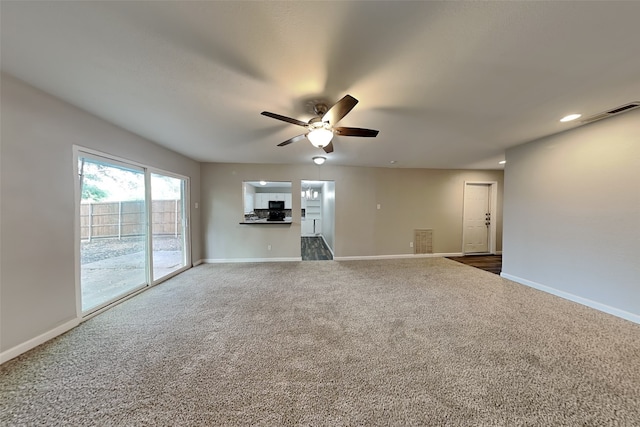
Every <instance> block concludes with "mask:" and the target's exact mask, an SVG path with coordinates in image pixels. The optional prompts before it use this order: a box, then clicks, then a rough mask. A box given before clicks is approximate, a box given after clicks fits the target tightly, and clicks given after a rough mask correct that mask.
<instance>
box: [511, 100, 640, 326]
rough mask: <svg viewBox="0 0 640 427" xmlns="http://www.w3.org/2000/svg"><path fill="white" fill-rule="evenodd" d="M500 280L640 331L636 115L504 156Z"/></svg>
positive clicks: (639, 133) (639, 116) (639, 121)
mask: <svg viewBox="0 0 640 427" xmlns="http://www.w3.org/2000/svg"><path fill="white" fill-rule="evenodd" d="M505 182H506V187H505V205H504V216H505V220H504V235H505V239H504V257H503V268H502V271H503V275H505V277H508V278H511V279H513V280H516V281H519V282H521V283H525V284H528V285H530V286H533V287H538V288H540V289H544V290H546V291H549V292H552V293H555V294H558V295H561V296H563V297H566V298H569V299H573V300H575V301H578V302H581V303H584V304H586V305H590V306H593V307H595V308H598V309H600V310H603V311H608V312H611V313H613V314H616V315H618V316H621V317H626V318H628V319H630V320H634V321H636V322H639V323H640V255H638V248H639V247H640V111H637V110H636V111H632V112H629V113H624V114H621V115H619V116H616V117H612V118H609V119H606V120H602V121H599V122H594V123H591V124H589V125H586V126H582V127H578V128H576V129H574V130H571V131H567V132H564V133H562V134H558V135H555V136H551V137H548V138H544V139H541V140H539V141H536V142H532V143H529V144H525V145H522V146H519V147H515V148H513V149H510V150H508V151H507V167H506V171H505Z"/></svg>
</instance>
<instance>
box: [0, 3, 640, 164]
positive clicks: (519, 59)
mask: <svg viewBox="0 0 640 427" xmlns="http://www.w3.org/2000/svg"><path fill="white" fill-rule="evenodd" d="M0 7H1V20H2V21H1V31H2V33H1V37H2V41H1V42H2V45H1V48H2V50H1V65H2V69H3V70H4V71H5V72H7V73H9V74H11V75H14V76H16V77H18V78H20V79H22V80H24V81H26V82H28V83H30V84H31V85H33V86H35V87H38V88H40V89H42V90H44V91H46V92H49V93H51V94H53V95H55V96H57V97H59V98H62V99H64V100H66V101H68V102H70V103H71V104H74V105H76V106H78V107H80V108H83V109H85V110H87V111H89V112H91V113H93V114H95V115H97V116H100V117H102V118H104V119H105V120H108V121H110V122H112V123H115V124H116V125H118V126H120V127H123V128H125V129H128V130H130V131H131V132H134V133H136V134H139V135H141V136H143V137H146V138H148V139H150V140H153V141H155V142H157V143H158V144H160V145H163V146H165V147H168V148H171V149H173V150H175V151H177V152H180V153H182V154H184V155H186V156H189V157H191V158H193V159H196V160H200V161H211V162H242V163H306V164H310V163H311V157H312V156H314V155H319V154H322V153H323V152H322V151H321V150H319V149H317V148H314V147H313V146H311V144H310V143H308V142H307V141H306V140H303V141H300V142H296V143H294V144H291V145H289V146H287V147H276V144H278V143H280V142H282V141H284V140H286V139H289V138H290V137H292V136H295V135H298V134H300V133H303V131H304V129H303V128H300V127H298V126H295V125H291V124H287V123H284V122H280V121H277V120H274V119H270V118H267V117H264V116H262V115H260V112H261V111H263V110H267V111H271V112H275V113H278V114H282V115H285V116H290V117H294V118H297V119H300V120H305V121H306V120H307V119H309V118H310V117H311V114H310V111H311V109H310V108H311V107H310V106H311V105H312V104H313V103H312V102H311V101H313V100H317V99H322V100H327V101H329V103H330V104H332V103H334V102H336V101H337V100H338V99H340V98H341V97H342V96H344V95H345V94H350V95H352V96H354V97H355V98H357V99H358V100H359V101H360V103H359V104H358V105H357V106H356V107H355V108H354V109H353V110H352V111H351V113H350V114H349V115H347V116H346V117H345V118H344V119H343V120H342V121H341V122H340V125H341V126H350V127H364V128H373V129H378V130H380V134H379V135H378V137H377V138H373V139H372V138H355V137H340V136H337V137H335V139H334V146H335V152H334V153H332V154H331V155H329V156H328V158H329V159H328V163H331V164H341V165H356V166H383V167H391V166H393V167H426V168H483V169H497V168H499V166H498V165H497V163H498V161H499V160H501V159H502V158H503V156H504V151H505V149H506V148H507V147H511V146H514V145H517V144H521V143H524V142H527V141H530V140H533V139H536V138H539V137H542V136H545V135H549V134H553V133H556V132H561V131H563V130H566V129H569V128H571V127H575V126H577V125H578V124H579V123H575V122H574V123H559V122H558V119H559V118H561V117H562V116H564V115H566V114H568V113H573V112H581V113H583V114H584V115H585V116H589V115H592V114H595V113H599V112H602V111H604V110H608V109H611V108H613V107H617V106H619V105H622V104H625V103H627V102H630V101H638V100H640V25H638V20H639V18H640V1H630V2H605V1H602V2H576V1H572V2H388V3H386V2H363V1H354V2H349V1H342V2H330V3H327V2H317V3H316V2H177V1H176V2H147V1H140V2H134V1H129V2H99V1H95V2H94V1H92V2H88V1H87V2H56V1H46V2H34V1H21V2H12V1H6V0H3V1H2V2H1V6H0ZM392 160H395V161H396V163H395V164H394V165H391V164H390V161H392Z"/></svg>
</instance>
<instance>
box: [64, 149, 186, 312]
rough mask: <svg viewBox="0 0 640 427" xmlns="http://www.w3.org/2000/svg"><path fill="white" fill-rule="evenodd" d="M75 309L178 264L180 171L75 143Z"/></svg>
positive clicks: (182, 217) (103, 302) (102, 301)
mask: <svg viewBox="0 0 640 427" xmlns="http://www.w3.org/2000/svg"><path fill="white" fill-rule="evenodd" d="M77 171H78V181H79V182H78V184H79V185H78V189H79V193H80V194H79V200H78V201H79V205H78V212H79V218H78V222H79V244H78V247H79V251H78V257H79V275H78V282H79V284H78V288H79V296H78V307H79V312H81V313H82V314H83V315H87V314H90V313H93V312H95V311H96V310H99V309H101V308H103V307H106V306H107V305H109V304H112V303H113V302H115V301H118V300H120V299H122V298H124V297H126V296H128V295H130V294H133V293H135V292H137V291H139V290H141V289H143V288H145V287H147V286H150V285H151V284H155V283H158V282H159V281H161V280H163V279H166V278H168V277H169V276H171V275H174V274H177V273H178V272H180V271H183V270H185V269H186V268H187V267H188V266H187V260H188V259H189V254H188V245H187V236H188V232H187V224H188V223H187V220H186V219H187V218H188V212H187V209H186V208H187V206H188V204H187V203H186V195H187V194H188V179H187V178H186V177H180V176H175V175H170V174H167V173H165V172H161V171H157V170H153V171H152V170H151V169H150V168H148V167H145V166H143V165H139V164H134V163H129V162H127V161H124V160H120V159H113V158H110V157H107V156H103V155H101V154H96V153H89V152H84V151H77Z"/></svg>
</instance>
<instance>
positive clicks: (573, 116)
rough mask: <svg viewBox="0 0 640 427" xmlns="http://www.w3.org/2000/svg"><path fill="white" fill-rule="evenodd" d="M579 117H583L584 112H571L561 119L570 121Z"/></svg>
mask: <svg viewBox="0 0 640 427" xmlns="http://www.w3.org/2000/svg"><path fill="white" fill-rule="evenodd" d="M579 117H582V114H569V115H568V116H564V117H563V118H561V119H560V121H561V122H570V121H571V120H575V119H577V118H579Z"/></svg>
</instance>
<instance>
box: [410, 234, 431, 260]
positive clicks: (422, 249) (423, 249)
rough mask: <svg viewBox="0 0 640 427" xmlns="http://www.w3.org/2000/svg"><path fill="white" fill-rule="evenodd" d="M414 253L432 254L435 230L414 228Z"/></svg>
mask: <svg viewBox="0 0 640 427" xmlns="http://www.w3.org/2000/svg"><path fill="white" fill-rule="evenodd" d="M413 241H414V242H415V243H414V245H413V253H414V254H432V253H433V230H431V229H416V230H413Z"/></svg>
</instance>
